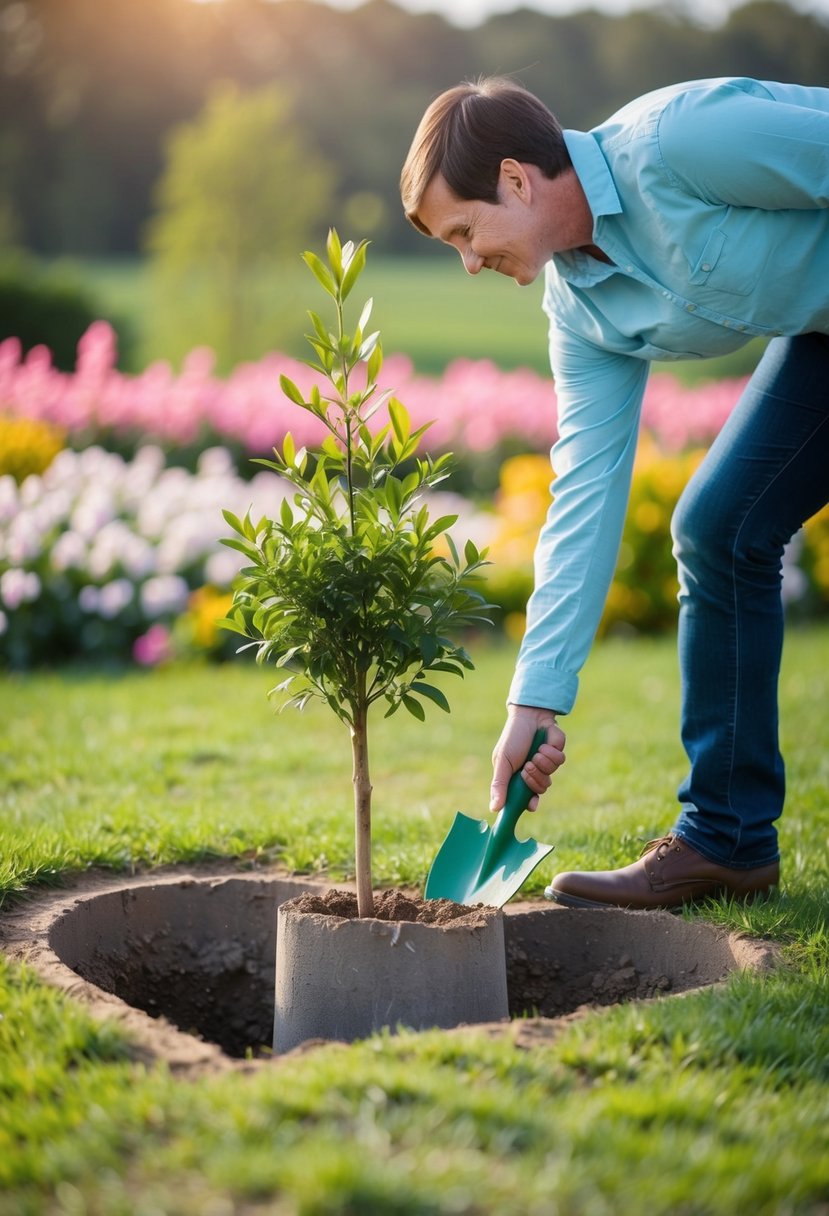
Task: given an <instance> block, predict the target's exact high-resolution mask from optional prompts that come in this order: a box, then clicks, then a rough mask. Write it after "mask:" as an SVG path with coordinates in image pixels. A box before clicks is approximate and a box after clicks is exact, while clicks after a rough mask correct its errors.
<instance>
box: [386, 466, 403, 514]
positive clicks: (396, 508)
mask: <svg viewBox="0 0 829 1216" xmlns="http://www.w3.org/2000/svg"><path fill="white" fill-rule="evenodd" d="M383 489H384V491H385V499H386V506H387V507H388V509H389V514H390V515H391V517H392V519H393V520H394V522H395V523H397V521H398V519H399V518H400V508H401V506H402V504H403V490H402V487H401V485H400V482H399V481H398V480H397V478H396V477H387V478H386V481H385V484H384V486H383Z"/></svg>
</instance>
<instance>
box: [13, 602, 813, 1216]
mask: <svg viewBox="0 0 829 1216" xmlns="http://www.w3.org/2000/svg"><path fill="white" fill-rule="evenodd" d="M473 652H474V654H475V656H476V657H477V658H478V661H479V666H478V670H477V671H476V672H473V673H471V674H470V675H469V676H468V678H467V680H466V681H465V683H464V684H459V683H457V682H456V683H455V684H454V685H452V684H449V685H447V686H446V687H447V692H448V694H449V695H450V699H451V700H452V704H453V706H454V710H453V713H452V715H451V716H450V717H448V718H447V717H445V716H444V715H442V714H441V713H440V712H439V711H437V710H436V711H435V712H434V713H432V714H431V715H430V716H429V718H428V719H427V722H426V724H424V725H421V724H418V723H416V722H414V721H413V720H409V719H406V718H404V717H403V716H402V715H401V716H400V717H397V718H394V719H391V720H390V721H383V720H382V719H381V718H378V720H377V721H376V723H375V729H374V737H373V769H372V779H373V782H374V787H375V825H376V826H375V831H376V847H375V871H376V872H375V879H376V884H377V885H383V884H390V883H396V882H418V883H419V882H421V881H422V879H423V876H424V873H425V869H426V866H427V865H428V861H429V859H430V858H431V856H432V854H433V853H434V850H435V848H436V847H437V845H438V843H439V841H440V839H441V838H442V836H443V834H444V832H445V830H446V828H447V826H448V824H449V822H450V820H451V816H452V814H453V813H454V811H455V810H457V809H464V810H469V811H471V812H475V811H478V810H482V808H483V806H484V804H485V802H486V796H487V787H488V780H489V763H488V753H489V750H490V749H491V747H492V744H493V742H494V739H495V737H496V735H497V733H498V730H499V729H500V725H501V714H502V702H503V696H504V692H505V689H506V686H507V682H508V677H509V673H510V669H511V664H512V660H513V654H512V652H511V650H510V649H509V648H506V647H504V646H499V645H494V644H493V645H484V644H483V643H478V644H477V645H475V646H474V647H473ZM272 682H273V679H272V676H269V675H268V673H267V672H263V671H260V670H258V669H256V668H255V667H252V666H247V665H245V664H243V663H242V662H241V661H240V662H238V663H234V664H231V665H228V666H225V667H221V668H211V667H194V668H191V669H182V668H170V669H168V670H161V671H156V672H152V673H139V672H132V671H125V672H120V673H110V674H106V673H96V672H73V673H71V674H37V675H30V676H21V677H15V678H11V677H6V678H5V679H4V680H3V689H2V700H0V706H2V708H0V723H2V725H1V726H0V763H2V766H3V771H4V781H3V787H4V792H3V804H2V818H1V819H0V890H2V891H4V892H5V893H6V899H7V901H8V900H16V899H19V898H20V897H21V896H20V894H19V893H20V892H21V890H24V889H25V888H27V887H29V888H31V887H32V886H33V885H35V884H38V883H44V882H59V881H60V879H61V875H63V874H65V873H66V872H68V871H71V870H78V869H83V868H85V867H87V866H90V865H105V866H111V867H115V868H122V869H124V868H128V869H132V868H135V867H138V868H146V869H147V870H150V869H151V867H152V866H154V865H156V864H159V863H161V862H169V861H173V860H176V859H180V860H185V861H189V860H194V859H203V858H205V857H214V856H222V857H235V858H237V859H238V864H239V865H240V866H250V865H252V864H257V863H260V864H265V863H267V862H274V863H276V864H280V865H284V866H288V867H291V868H293V869H298V870H303V871H309V872H314V871H323V872H326V873H328V874H329V875H331V876H333V877H342V876H348V875H349V873H350V864H351V848H352V845H351V828H350V765H349V744H348V738H347V736H346V734H345V731H344V730H343V728H342V727H340V726H339V725H338V724H336V723H334V722H333V721H332V722H329V721H328V718H329V716H330V715H328V714H327V713H325V712H324V711H323V710H321V709H314V710H309V711H306V713H305V715H302V716H297V715H289V714H287V713H286V714H284V715H282V716H280V717H276V718H274V716H273V711H272V709H271V708H270V706H269V705H268V703H267V702H266V699H265V690H266V689H267V687H268V686H269V684H270V683H272ZM827 693H829V630H827V629H826V627H825V626H824V627H811V628H809V629H802V630H792V631H790V635H789V637H788V640H787V648H786V654H785V666H784V673H783V679H782V688H781V701H782V723H783V739H784V747H785V750H786V754H787V758H788V773H789V809H788V811H787V814H786V816H785V817H784V821H783V824H782V845H783V850H784V887H783V890H782V892H781V893H780V894H778V895H777V896H775V897H774V898H773V899H772V900H770V901H769V902H768V903H766V904H763V905H759V906H757V907H753V908H749V909H742V908H739V907H734V906H729V905H728V904H727V903H725V902H712V903H710V904H709V905H707V906H706V907H705V908H704V909H703V910H702V914H703V915H705V916H707V917H709V918H711V919H714V920H716V921H718V922H720V923H722V924H724V925H727V926H730V927H732V928H735V927H737V928H745V929H748V930H751V931H752V932H754V933H757V934H759V935H766V936H771V937H774V938H776V939H777V940H780V941H782V942H783V943H784V944H785V960H786V962H785V966H784V967H783V968H782V969H781V970H779V971H778V972H777V973H775V974H774V975H772V976H770V977H769V976H767V977H757V976H737V977H733V978H732V979H731V980H730V981H729V982H728V983H727V984H726V985H725V986H723V987H721V988H718V989H717V990H708V991H704V992H697V993H694V994H692V995H690V996H686V997H684V998H682V999H677V1000H673V1001H671V1000H668V1001H662V1002H659V1003H654V1004H647V1005H630V1006H626V1007H619V1008H616V1009H612V1010H606V1011H603V1012H597V1013H595V1014H591V1015H589V1016H588V1017H586V1018H584V1019H582V1020H579V1021H576V1022H573V1023H571V1024H569V1025H567V1026H566V1027H564V1028H563V1029H562V1032H561V1034H560V1035H559V1036H558V1037H557V1038H555V1039H554V1040H553V1041H551V1042H550V1043H549V1044H547V1045H545V1046H540V1047H537V1048H536V1049H534V1050H532V1051H522V1050H519V1049H517V1048H516V1047H514V1046H513V1045H511V1044H510V1043H508V1042H506V1041H502V1040H493V1039H489V1038H487V1037H486V1036H485V1035H483V1034H482V1033H480V1032H476V1031H475V1030H470V1031H468V1032H464V1033H463V1034H461V1035H453V1036H447V1035H442V1034H440V1033H436V1032H431V1033H427V1034H423V1035H413V1034H404V1035H401V1036H399V1037H397V1038H388V1037H378V1038H376V1039H372V1040H369V1041H367V1042H366V1043H364V1044H359V1045H355V1046H353V1047H350V1048H348V1049H346V1050H344V1049H342V1048H340V1047H336V1046H331V1047H328V1048H323V1049H321V1050H318V1051H316V1052H313V1053H311V1054H308V1055H304V1056H300V1057H297V1058H294V1059H292V1060H291V1061H290V1062H286V1063H284V1064H282V1065H279V1066H276V1067H263V1068H260V1069H258V1070H256V1071H255V1072H253V1073H251V1074H250V1075H225V1076H221V1077H214V1078H211V1079H203V1080H200V1081H186V1082H185V1081H180V1080H176V1079H175V1078H174V1077H172V1076H171V1075H170V1074H169V1073H168V1072H167V1070H166V1069H165V1068H164V1067H162V1066H154V1067H146V1066H144V1065H141V1064H140V1063H138V1062H137V1061H136V1060H135V1059H134V1058H133V1057H132V1056H131V1051H130V1044H129V1042H128V1041H127V1040H126V1039H125V1038H124V1037H123V1035H122V1033H121V1032H120V1031H118V1030H116V1029H115V1028H113V1027H111V1026H102V1025H100V1024H95V1023H93V1022H91V1021H90V1019H89V1018H88V1017H87V1016H86V1014H85V1012H84V1010H83V1008H82V1006H80V1005H77V1004H74V1003H72V1002H71V1001H69V1000H68V999H66V998H64V997H62V996H59V995H58V994H56V993H55V992H53V991H51V990H50V989H48V988H47V987H45V986H44V985H43V984H42V983H41V982H40V981H39V980H37V979H36V978H35V977H34V976H33V974H32V973H31V972H29V971H28V970H26V969H25V968H21V967H19V966H17V965H14V966H11V965H8V964H6V963H3V962H2V960H0V1214H2V1216H29V1214H32V1216H40V1214H41V1213H44V1214H45V1213H48V1214H50V1216H51V1214H52V1213H65V1214H66V1216H73V1214H78V1216H80V1214H83V1216H158V1214H163V1216H179V1214H181V1216H211V1214H212V1216H233V1214H236V1213H238V1214H239V1216H248V1214H250V1216H253V1214H259V1213H273V1214H275V1216H289V1214H293V1213H297V1214H301V1216H323V1214H325V1216H421V1214H422V1216H444V1214H446V1216H449V1214H455V1216H458V1214H460V1216H489V1214H491V1216H512V1214H514V1216H534V1214H537V1216H555V1214H556V1213H561V1214H562V1216H565V1214H566V1216H576V1214H578V1216H581V1214H584V1216H594V1214H596V1216H606V1214H615V1213H636V1212H639V1211H648V1212H649V1213H655V1214H659V1213H664V1214H665V1216H678V1214H683V1216H697V1214H700V1216H702V1214H708V1213H717V1214H719V1213H722V1214H723V1216H725V1214H728V1216H733V1214H734V1213H740V1212H748V1211H750V1212H753V1213H761V1214H766V1213H767V1214H769V1216H772V1214H773V1216H779V1214H783V1213H787V1214H788V1213H793V1214H794V1213H814V1216H818V1214H819V1213H820V1214H822V1216H825V1213H826V1211H827V1206H826V1205H827V1198H829V1131H828V1130H827V1129H829V1088H828V1087H827V1081H829V991H827V989H828V988H829V985H827V964H829V948H828V946H829V934H828V933H827V918H826V897H827V889H829V863H827V851H826V842H827V837H829V792H828V791H829V760H828V759H827V754H826V749H825V747H824V746H823V735H824V733H825V732H824V727H825V722H826V704H827ZM676 698H677V678H676V671H675V658H674V653H673V647H672V645H671V642H670V640H669V639H663V640H658V641H636V640H630V641H611V642H605V643H603V644H601V645H600V646H599V647H597V648H596V650H595V653H594V655H593V657H592V658H591V660H590V662H589V664H588V666H587V668H586V670H585V673H584V678H583V689H582V696H581V699H580V701H579V705H578V708H577V711H576V713H575V714H574V715H573V716H572V719H571V720H570V722H569V727H568V728H569V742H568V763H567V765H566V766H565V767H564V769H563V770H562V771H561V773H560V774H559V775H558V777H557V778H556V782H555V786H554V790H553V791H552V792H551V793H550V794H548V795H547V797H546V799H545V803H544V806H543V809H542V811H540V812H539V814H538V816H537V817H536V818H534V819H533V822H532V831H533V834H534V835H536V836H537V837H538V838H539V839H541V840H546V841H550V842H552V843H555V844H556V853H555V854H554V858H555V868H565V867H570V866H573V865H579V864H582V863H583V864H587V865H592V866H604V865H608V864H615V863H617V862H621V861H624V860H628V859H629V858H630V857H631V856H632V855H633V854H634V853H635V851H636V850H637V847H638V844H639V842H640V841H641V840H643V839H646V838H648V837H649V836H652V835H655V834H657V833H660V832H661V831H662V830H664V829H665V828H667V827H668V826H670V822H671V817H672V801H673V789H674V787H675V785H676V782H677V780H678V779H679V777H680V775H681V773H682V771H683V757H682V753H681V750H680V748H679V745H678V743H677V741H676V737H675V736H676V718H677V711H676ZM551 872H552V868H551V867H550V866H549V864H548V863H545V864H544V865H543V866H542V867H541V873H539V874H538V875H537V876H534V878H533V880H532V882H531V884H530V885H529V887H528V890H529V892H530V893H531V894H533V895H536V896H538V895H539V894H540V890H541V888H542V887H543V885H544V884H545V883H546V882H547V881H549V875H550V873H551ZM698 914H699V913H695V915H698ZM0 916H2V909H0Z"/></svg>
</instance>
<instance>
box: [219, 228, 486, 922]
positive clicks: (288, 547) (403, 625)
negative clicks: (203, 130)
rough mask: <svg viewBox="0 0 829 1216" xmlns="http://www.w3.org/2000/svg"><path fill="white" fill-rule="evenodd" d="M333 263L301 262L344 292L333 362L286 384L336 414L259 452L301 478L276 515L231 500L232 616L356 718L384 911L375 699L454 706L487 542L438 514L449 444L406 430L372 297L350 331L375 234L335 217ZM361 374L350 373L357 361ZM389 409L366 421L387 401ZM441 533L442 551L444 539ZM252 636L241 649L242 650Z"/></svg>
mask: <svg viewBox="0 0 829 1216" xmlns="http://www.w3.org/2000/svg"><path fill="white" fill-rule="evenodd" d="M327 253H328V264H327V265H326V264H325V263H324V262H323V261H322V260H321V259H319V258H318V257H317V256H316V255H315V254H313V253H306V254H305V255H304V256H305V261H306V262H307V264H308V266H309V267H310V268H311V270H312V271H313V273H314V275H315V276H316V278H317V280H318V282H319V283H320V285H321V286H322V288H323V289H324V291H325V292H326V293H327V294H328V295H329V296H330V297H331V299H332V300H333V302H334V309H335V316H336V324H335V328H334V330H333V332H332V331H331V330H329V329H328V327H327V326H326V325H325V324H324V323H323V321H322V319H321V318H320V317H319V316H318V315H317V314H316V313H313V312H312V313H310V314H309V315H310V318H311V323H312V325H313V329H314V333H313V334H312V335H310V337H309V339H308V340H309V342H310V344H311V346H312V347H313V350H314V352H315V355H316V358H315V359H314V360H313V361H311V362H310V366H311V367H313V368H314V369H315V370H316V371H317V372H318V373H319V374H320V376H321V377H322V387H320V386H319V385H315V386H314V387H313V388H312V389H311V391H310V393H309V395H308V396H307V397H305V396H304V395H303V394H302V393H301V392H300V390H299V388H298V387H297V385H296V384H294V383H293V382H292V381H291V380H289V379H288V378H287V377H285V376H283V377H282V390H283V392H284V393H285V394H286V396H287V397H289V398H290V400H291V401H293V402H294V403H295V404H296V405H297V406H298V407H300V408H302V409H305V410H310V411H311V413H313V414H315V415H316V417H317V418H319V419H320V420H321V421H322V422H323V423H324V424H325V426H326V428H327V429H328V432H329V434H328V436H327V437H326V439H325V440H324V442H323V443H322V444H321V446H320V447H319V448H317V449H315V450H313V451H310V452H309V451H306V450H305V449H299V450H297V449H296V446H295V444H294V441H293V438H292V437H291V435H290V434H287V435H286V436H285V438H284V440H283V443H282V448H281V450H280V449H278V448H277V449H275V450H274V455H275V459H274V460H260V461H259V462H258V463H259V464H264V465H266V466H267V467H268V468H271V469H275V470H276V471H277V472H278V473H279V474H280V475H281V476H282V477H284V478H286V479H287V480H288V481H289V482H291V484H292V485H293V487H294V489H295V491H296V492H295V494H294V496H293V506H291V504H290V502H289V501H288V500H287V499H286V500H285V502H284V503H283V506H282V508H281V512H280V515H279V518H278V519H267V518H265V519H261V520H259V521H258V522H256V523H255V522H254V521H253V520H252V519H251V518H250V513H248V515H247V516H246V518H245V519H244V520H240V519H238V518H237V517H236V516H235V515H233V514H231V513H230V512H228V511H225V513H224V515H225V519H226V520H227V522H228V524H229V525H230V526H231V527H232V528H233V530H234V531H235V532H236V534H237V535H236V537H235V538H233V539H228V540H226V541H225V544H227V545H230V546H231V547H232V548H235V549H237V550H239V552H241V553H242V554H244V556H245V557H246V558H247V559H248V562H249V565H247V566H246V567H245V568H244V569H243V570H242V571H241V574H240V576H239V579H238V581H237V585H236V590H235V593H234V604H233V608H232V610H231V612H230V614H229V616H228V618H227V619H226V621H225V622H224V625H225V627H226V628H229V629H231V630H234V631H235V632H237V633H240V634H242V635H243V636H244V637H246V638H252V639H254V640H253V641H252V642H250V643H249V645H251V646H254V647H256V650H257V659H258V661H259V662H260V663H265V662H273V663H275V664H276V666H277V667H283V668H285V669H286V670H287V672H288V673H290V674H288V678H287V679H286V680H285V681H284V682H283V683H281V684H279V685H277V687H276V688H275V689H273V690H272V692H273V693H274V694H278V693H284V694H286V695H287V701H286V703H287V704H288V705H295V706H297V707H298V708H300V709H301V708H303V707H304V706H305V704H306V703H307V702H308V701H309V700H310V699H311V698H312V697H318V698H320V699H321V700H323V701H325V702H326V704H327V705H328V706H329V707H330V708H331V709H332V710H333V712H334V713H335V714H336V715H337V717H338V718H339V719H340V720H341V721H342V722H344V723H345V724H346V725H347V726H348V728H349V730H350V733H351V745H352V758H353V783H354V811H355V857H356V875H357V901H358V910H359V914H360V916H370V915H371V914H372V911H373V907H374V904H373V897H372V882H371V793H372V786H371V780H370V776H369V749H368V712H369V709H370V708H371V706H372V705H374V704H375V703H376V702H378V701H383V702H385V704H386V707H387V708H386V716H387V717H388V716H389V715H390V714H393V713H395V712H396V711H397V710H398V709H400V707H401V706H402V707H403V708H405V709H406V710H408V711H409V713H411V714H413V715H414V717H416V718H419V719H421V720H422V719H423V718H424V717H425V713H424V706H423V701H424V699H425V700H427V701H431V702H433V703H434V704H435V705H438V706H439V707H440V708H441V709H443V710H445V711H447V712H448V711H449V702H448V701H447V699H446V696H445V694H444V693H443V691H442V690H441V689H440V688H438V687H436V686H435V685H434V684H431V683H429V682H428V680H427V678H426V677H427V676H428V675H429V674H430V673H432V672H447V673H451V674H453V675H459V676H462V675H463V674H464V670H465V669H468V668H471V667H472V662H471V660H470V658H469V655H468V654H467V653H466V651H465V650H464V649H463V647H462V646H460V645H457V644H456V643H455V642H453V641H452V640H450V638H449V636H448V634H449V633H451V632H454V631H456V630H458V629H460V628H463V627H465V626H468V625H471V624H473V623H476V622H481V621H486V620H487V619H488V618H487V616H486V609H487V608H488V607H489V605H487V604H486V603H485V601H484V599H483V596H482V595H481V594H480V591H479V590H478V586H479V577H478V571H479V570H480V568H481V566H482V564H484V563H483V559H484V554H481V553H479V552H478V550H477V549H476V548H475V546H474V545H473V543H472V542H471V541H467V542H466V545H465V548H464V552H463V556H462V557H461V556H460V555H459V553H458V550H457V548H456V546H455V544H454V542H453V541H452V539H451V537H450V536H449V534H448V529H449V528H450V527H451V526H452V524H453V523H455V521H456V519H457V516H454V515H445V516H442V517H440V518H439V519H435V520H434V521H432V520H430V517H429V510H428V507H427V506H426V504H424V503H423V502H422V498H423V495H424V491H426V490H427V489H429V488H430V487H432V486H435V485H437V484H438V483H439V482H441V481H442V480H443V479H444V478H445V477H446V476H447V474H448V470H449V464H450V460H451V457H449V456H448V455H443V456H440V457H438V458H437V459H432V458H431V457H430V456H428V455H425V456H420V455H418V454H417V452H418V446H419V441H420V439H421V437H422V435H423V433H424V431H425V430H426V429H427V427H421V428H419V429H418V430H416V431H412V430H411V426H410V421H409V417H408V414H407V412H406V410H405V408H404V407H403V406H402V405H401V403H400V402H399V401H397V400H396V399H395V398H394V397H391V396H390V395H389V394H387V393H381V392H379V390H378V387H377V375H378V372H379V371H380V367H381V364H382V351H381V345H380V335H379V333H377V332H375V333H371V334H367V333H366V326H367V324H368V321H369V316H370V313H371V301H369V302H368V303H367V304H366V306H365V307H364V308H363V310H362V313H361V315H360V318H359V321H358V322H357V325H356V328H355V329H354V330H353V331H352V332H350V333H349V332H347V330H346V327H345V319H344V307H343V306H344V303H345V300H346V298H347V296H348V295H349V294H350V292H351V290H352V288H353V287H354V285H355V283H356V281H357V279H358V277H359V275H360V273H361V271H362V269H363V267H364V265H365V259H366V243H365V242H362V243H361V244H359V245H357V246H356V248H355V247H354V246H353V245H352V244H351V243H350V242H349V243H348V244H346V245H345V246H341V244H340V241H339V238H338V236H337V234H336V232H334V231H332V232H331V233H330V234H329V237H328V245H327ZM358 371H359V373H364V375H362V374H355V373H358ZM384 404H385V405H387V407H388V414H389V422H388V423H386V425H384V426H382V427H381V428H380V429H379V430H377V431H376V432H375V431H373V430H372V429H371V428H370V427H369V425H368V423H369V420H370V418H371V417H372V416H373V415H374V414H375V413H376V412H377V410H378V409H380V407H381V406H382V405H384ZM439 538H443V540H444V543H445V547H446V553H445V554H443V553H440V552H437V551H436V544H437V542H438V540H439ZM245 648H246V647H242V648H241V649H245Z"/></svg>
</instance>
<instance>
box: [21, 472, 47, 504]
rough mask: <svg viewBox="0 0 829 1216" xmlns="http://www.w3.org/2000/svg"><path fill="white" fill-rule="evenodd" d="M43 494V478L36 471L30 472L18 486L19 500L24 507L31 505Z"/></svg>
mask: <svg viewBox="0 0 829 1216" xmlns="http://www.w3.org/2000/svg"><path fill="white" fill-rule="evenodd" d="M42 494H43V478H42V477H40V475H39V474H38V473H30V474H29V476H28V477H27V478H26V479H25V481H24V482H23V484H22V485H21V487H20V501H21V502H22V504H23V506H24V507H32V506H34V504H35V503H36V502H38V501H39V500H40V498H41V496H42Z"/></svg>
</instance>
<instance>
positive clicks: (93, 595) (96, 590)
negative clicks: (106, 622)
mask: <svg viewBox="0 0 829 1216" xmlns="http://www.w3.org/2000/svg"><path fill="white" fill-rule="evenodd" d="M100 598H101V589H100V587H93V586H92V584H91V583H87V585H86V586H85V587H81V589H80V591H79V592H78V603H79V604H80V606H81V609H82V610H83V611H84V612H97V611H98V604H99V601H100Z"/></svg>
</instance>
